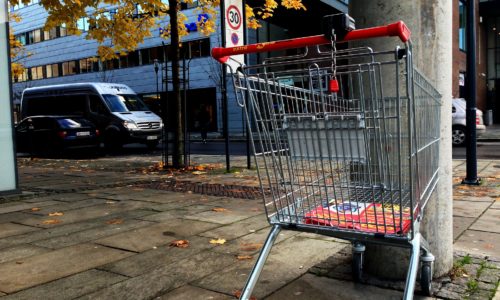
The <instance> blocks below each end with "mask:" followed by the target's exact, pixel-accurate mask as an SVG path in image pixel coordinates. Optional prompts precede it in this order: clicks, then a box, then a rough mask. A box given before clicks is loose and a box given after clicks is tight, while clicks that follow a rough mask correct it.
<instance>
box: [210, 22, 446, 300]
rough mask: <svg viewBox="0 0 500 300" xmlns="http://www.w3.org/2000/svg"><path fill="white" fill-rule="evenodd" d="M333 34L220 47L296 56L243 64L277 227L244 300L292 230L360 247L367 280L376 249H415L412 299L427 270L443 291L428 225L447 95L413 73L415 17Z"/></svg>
mask: <svg viewBox="0 0 500 300" xmlns="http://www.w3.org/2000/svg"><path fill="white" fill-rule="evenodd" d="M344 18H345V16H344ZM344 20H345V19H344ZM333 23H335V22H333ZM337 23H338V22H337ZM344 23H345V22H344ZM329 30H331V34H327V35H325V36H323V35H320V36H313V37H305V38H298V39H292V40H285V41H277V42H270V43H261V44H255V45H247V46H243V47H234V48H214V49H213V50H212V56H213V57H214V58H216V59H217V60H218V61H219V62H221V63H225V62H228V61H229V60H230V59H231V55H236V54H243V53H256V52H265V51H277V50H287V51H288V52H292V51H296V53H295V54H294V55H288V56H284V57H277V58H269V59H265V60H264V62H263V63H261V64H258V65H252V66H245V65H240V66H239V67H238V68H236V69H231V72H232V75H233V76H232V78H233V81H234V87H235V91H236V98H237V101H238V103H239V104H240V105H241V107H243V108H244V111H245V114H246V116H247V120H248V127H249V128H250V129H251V132H252V134H251V137H252V139H251V141H252V146H253V149H254V153H255V159H256V164H257V171H258V175H259V179H260V183H261V187H262V191H263V197H264V205H265V210H266V213H267V217H268V220H269V222H270V224H271V225H272V229H271V232H270V233H269V236H268V237H267V240H266V242H265V244H264V246H263V248H262V251H261V253H260V255H259V258H258V260H257V262H256V264H255V266H254V268H253V270H252V273H251V274H250V276H249V278H248V281H247V283H246V286H245V288H244V290H243V293H242V296H241V298H242V299H248V298H249V297H250V295H251V292H252V290H253V288H254V286H255V284H256V282H257V280H258V277H259V274H260V272H261V270H262V268H263V267H264V263H265V261H266V259H267V256H268V255H269V252H270V250H271V247H272V245H273V243H274V241H275V240H276V238H277V236H278V233H279V232H280V230H281V229H289V230H297V231H304V232H313V233H318V234H323V235H327V236H332V237H337V238H342V239H346V240H350V241H352V243H353V260H352V261H353V262H352V270H353V277H354V279H355V280H360V279H361V278H362V268H363V253H364V251H365V244H366V243H378V244H387V245H393V246H401V247H408V248H411V257H410V264H409V271H408V273H407V279H406V287H405V293H404V299H411V298H412V297H413V292H414V288H415V281H416V278H417V271H418V269H419V268H420V284H421V288H422V291H423V292H424V293H426V294H428V295H431V294H432V285H431V283H432V268H433V261H434V256H433V255H432V254H431V253H430V251H429V247H428V243H427V242H426V240H425V239H424V238H423V237H422V236H421V234H420V233H419V224H420V221H421V218H422V216H423V213H424V208H425V205H426V203H427V202H428V200H429V198H430V196H431V193H432V192H433V190H434V188H435V187H436V184H437V182H438V169H439V166H438V153H439V141H440V133H439V124H440V123H439V119H440V113H439V111H440V98H441V97H440V95H439V93H438V92H437V91H436V90H435V89H434V88H433V87H432V85H431V84H429V82H428V81H427V80H426V79H425V77H424V76H423V75H422V74H421V73H419V72H418V71H417V70H416V69H415V68H414V67H413V64H412V47H411V42H410V39H409V38H410V31H409V30H408V28H407V27H406V26H405V25H404V23H403V22H397V23H394V24H390V25H388V26H381V27H375V28H369V29H362V30H351V28H348V27H344V28H342V30H338V29H335V28H330V29H329ZM339 32H340V33H339ZM384 36H398V37H399V38H400V40H401V41H402V47H400V46H396V47H395V48H394V50H391V51H379V52H377V51H374V50H372V49H371V48H368V47H357V48H347V49H343V50H340V49H337V46H339V43H340V42H345V41H351V40H363V39H367V38H375V37H384ZM321 45H323V46H321ZM301 47H308V48H306V49H304V50H297V48H301ZM311 48H313V49H314V50H315V51H314V53H311ZM339 48H340V47H339ZM291 49H294V50H291ZM421 250H422V255H421V256H420V259H419V255H420V251H421Z"/></svg>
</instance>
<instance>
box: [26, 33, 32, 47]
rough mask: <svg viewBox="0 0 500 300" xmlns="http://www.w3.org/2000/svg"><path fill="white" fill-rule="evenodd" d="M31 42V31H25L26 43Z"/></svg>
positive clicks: (29, 43)
mask: <svg viewBox="0 0 500 300" xmlns="http://www.w3.org/2000/svg"><path fill="white" fill-rule="evenodd" d="M31 44H33V31H28V32H26V45H31Z"/></svg>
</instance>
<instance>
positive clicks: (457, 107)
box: [451, 98, 486, 146]
mask: <svg viewBox="0 0 500 300" xmlns="http://www.w3.org/2000/svg"><path fill="white" fill-rule="evenodd" d="M466 103H467V102H466V101H465V99H463V98H454V99H453V100H452V115H451V116H452V134H451V138H452V142H453V146H463V145H464V144H465V137H466V134H465V133H466V121H465V114H466V107H467V104H466ZM485 131H486V126H484V122H483V112H482V111H481V110H479V109H477V110H476V135H477V136H480V135H481V134H483V133H484V132H485Z"/></svg>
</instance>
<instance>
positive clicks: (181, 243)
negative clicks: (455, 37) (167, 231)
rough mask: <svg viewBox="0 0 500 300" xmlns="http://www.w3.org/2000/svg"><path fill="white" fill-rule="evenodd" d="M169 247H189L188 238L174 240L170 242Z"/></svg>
mask: <svg viewBox="0 0 500 300" xmlns="http://www.w3.org/2000/svg"><path fill="white" fill-rule="evenodd" d="M170 247H177V248H187V247H189V241H188V240H176V241H173V242H171V243H170Z"/></svg>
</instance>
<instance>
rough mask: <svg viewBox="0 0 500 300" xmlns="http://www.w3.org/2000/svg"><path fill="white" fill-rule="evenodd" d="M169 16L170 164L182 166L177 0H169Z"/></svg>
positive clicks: (182, 126) (182, 129)
mask: <svg viewBox="0 0 500 300" xmlns="http://www.w3.org/2000/svg"><path fill="white" fill-rule="evenodd" d="M168 4H169V12H168V14H169V16H170V41H171V42H170V57H171V59H172V87H173V92H174V103H175V111H176V114H175V116H176V117H175V141H174V153H173V156H172V164H173V167H174V168H180V167H182V162H183V159H182V155H183V153H184V143H183V141H184V121H183V118H184V117H185V116H183V113H182V100H181V90H180V77H179V57H180V49H179V29H178V28H177V13H178V9H179V7H178V4H179V3H178V0H169V1H168Z"/></svg>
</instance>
